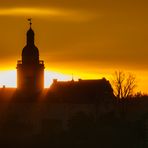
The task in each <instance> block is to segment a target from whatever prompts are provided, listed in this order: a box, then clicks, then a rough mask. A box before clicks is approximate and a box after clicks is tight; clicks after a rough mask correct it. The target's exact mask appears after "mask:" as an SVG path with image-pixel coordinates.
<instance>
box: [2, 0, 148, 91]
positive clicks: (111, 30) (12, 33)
mask: <svg viewBox="0 0 148 148" xmlns="http://www.w3.org/2000/svg"><path fill="white" fill-rule="evenodd" d="M147 5H148V4H147V1H134V0H131V1H123V0H121V1H120V2H119V1H117V0H113V1H112V2H111V1H109V0H107V1H96V0H92V1H84V0H75V1H68V0H63V1H60V0H58V1H54V0H51V1H47V0H43V1H41V0H38V1H34V0H31V1H25V0H22V1H21V2H20V1H17V0H14V1H13V2H12V1H10V2H9V3H7V2H6V1H4V0H2V1H1V6H0V18H1V22H2V23H1V24H0V31H1V36H2V37H1V38H0V40H1V45H0V49H1V50H0V68H1V70H15V66H14V65H16V59H19V58H20V53H21V52H20V49H22V46H23V45H24V44H25V37H24V33H25V31H26V30H27V27H28V26H27V25H26V19H27V18H30V17H31V18H33V21H34V24H33V27H34V30H35V31H36V35H37V37H36V45H37V46H38V48H39V49H40V50H42V52H41V55H40V56H41V59H44V61H45V62H46V70H50V71H53V72H57V73H64V74H67V75H72V73H73V74H74V76H75V77H81V78H88V79H89V78H96V79H97V78H100V77H102V76H105V77H107V78H108V79H110V76H111V74H112V73H114V71H115V70H123V71H130V72H132V73H134V74H135V75H136V76H137V78H138V85H139V86H138V87H139V90H141V91H145V92H146V91H147V88H148V83H147V82H148V78H147V75H148V70H147V69H148V67H147V65H148V63H147V49H148V44H147V33H148V29H147V25H146V24H147V11H148V10H147ZM10 24H11V27H10ZM8 43H9V44H8ZM8 53H9V54H8ZM4 63H5V64H4ZM10 75H11V74H10ZM1 81H2V80H1ZM145 82H146V83H145ZM1 85H3V84H1Z"/></svg>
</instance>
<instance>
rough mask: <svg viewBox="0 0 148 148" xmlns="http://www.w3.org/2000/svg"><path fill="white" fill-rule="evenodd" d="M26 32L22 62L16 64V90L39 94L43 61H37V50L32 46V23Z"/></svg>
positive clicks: (42, 84) (41, 85)
mask: <svg viewBox="0 0 148 148" xmlns="http://www.w3.org/2000/svg"><path fill="white" fill-rule="evenodd" d="M28 20H29V21H30V28H29V30H28V31H27V43H26V46H25V47H24V48H23V50H22V60H19V61H18V62H17V88H18V89H20V90H26V91H30V92H39V91H42V90H43V88H44V68H45V67H44V61H41V60H39V50H38V48H37V47H36V46H35V44H34V36H35V34H34V31H33V30H32V27H31V25H32V22H31V19H28Z"/></svg>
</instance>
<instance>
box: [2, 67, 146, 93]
mask: <svg viewBox="0 0 148 148" xmlns="http://www.w3.org/2000/svg"><path fill="white" fill-rule="evenodd" d="M63 71H64V70H63ZM131 73H132V72H131ZM136 73H137V75H136ZM133 74H135V76H136V80H137V84H138V87H137V89H136V92H139V91H140V92H142V93H147V89H143V88H147V84H145V85H143V84H144V82H145V80H148V78H147V73H144V72H134V73H133ZM141 74H144V75H145V77H143V75H142V76H141V77H140V75H141ZM103 77H105V78H106V79H107V80H109V81H110V83H111V81H112V78H113V71H112V72H108V73H107V72H105V71H104V72H103V73H100V74H98V73H87V74H86V73H82V72H77V74H76V75H75V74H74V73H73V74H69V72H63V73H61V72H55V71H49V70H45V74H44V88H50V85H51V84H52V82H53V79H57V80H58V81H70V80H72V78H73V79H74V80H75V81H77V80H78V79H79V78H81V79H101V78H103ZM3 86H5V87H6V88H16V87H17V73H16V70H0V88H2V87H3Z"/></svg>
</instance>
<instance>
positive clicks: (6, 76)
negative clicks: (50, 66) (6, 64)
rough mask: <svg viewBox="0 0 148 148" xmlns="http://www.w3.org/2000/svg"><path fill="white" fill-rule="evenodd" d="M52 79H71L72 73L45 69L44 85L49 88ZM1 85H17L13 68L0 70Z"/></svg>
mask: <svg viewBox="0 0 148 148" xmlns="http://www.w3.org/2000/svg"><path fill="white" fill-rule="evenodd" d="M53 79H57V80H59V81H68V80H71V79H72V75H67V74H63V73H58V72H52V71H45V74H44V87H45V88H49V87H50V85H51V84H52V82H53ZM75 79H76V78H75ZM3 86H5V87H9V88H16V87H17V73H16V71H15V70H7V71H0V87H3Z"/></svg>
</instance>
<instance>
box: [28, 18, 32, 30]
mask: <svg viewBox="0 0 148 148" xmlns="http://www.w3.org/2000/svg"><path fill="white" fill-rule="evenodd" d="M28 22H29V24H30V28H31V25H32V18H29V19H28Z"/></svg>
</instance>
